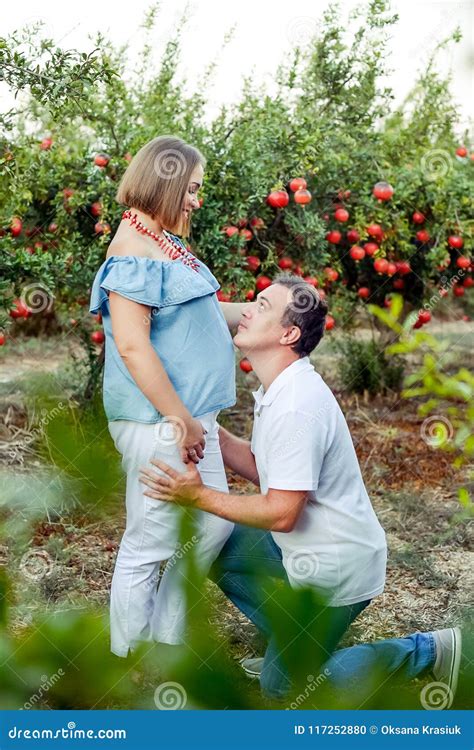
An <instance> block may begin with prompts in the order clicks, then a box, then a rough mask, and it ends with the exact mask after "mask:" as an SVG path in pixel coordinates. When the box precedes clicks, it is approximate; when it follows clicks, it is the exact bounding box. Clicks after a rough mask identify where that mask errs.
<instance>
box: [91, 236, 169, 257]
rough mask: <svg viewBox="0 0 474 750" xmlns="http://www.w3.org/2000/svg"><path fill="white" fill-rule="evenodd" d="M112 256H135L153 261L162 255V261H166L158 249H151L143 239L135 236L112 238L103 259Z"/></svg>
mask: <svg viewBox="0 0 474 750" xmlns="http://www.w3.org/2000/svg"><path fill="white" fill-rule="evenodd" d="M113 255H114V256H116V255H136V256H138V257H139V258H154V259H155V260H160V258H161V255H163V258H162V260H166V259H167V258H166V255H165V254H164V253H162V252H161V250H160V248H156V249H155V248H151V247H150V244H149V242H147V241H146V239H145V238H142V237H140V236H136V235H132V236H129V237H127V236H123V235H122V236H121V237H114V238H113V240H112V242H111V243H110V245H109V246H108V248H107V254H106V256H105V257H106V258H110V257H111V256H113Z"/></svg>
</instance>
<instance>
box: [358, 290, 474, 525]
mask: <svg viewBox="0 0 474 750" xmlns="http://www.w3.org/2000/svg"><path fill="white" fill-rule="evenodd" d="M369 310H370V312H371V313H373V315H375V316H376V317H377V318H378V319H379V320H380V321H381V322H382V323H383V324H385V325H386V326H388V327H389V328H390V329H391V330H392V331H393V332H394V333H395V334H396V335H397V340H396V341H395V342H394V343H392V344H391V345H390V346H388V347H387V349H386V353H387V355H388V356H392V357H393V356H396V357H406V356H407V355H411V354H413V353H417V354H418V355H420V356H421V359H422V362H421V365H420V366H419V367H418V368H417V369H416V370H415V372H413V373H412V374H410V375H408V376H407V377H406V379H405V383H404V385H405V388H404V390H403V391H402V396H403V397H404V398H417V399H421V400H422V403H421V404H420V406H419V414H420V416H422V417H425V422H424V423H423V426H422V429H423V427H424V437H425V439H426V440H427V442H428V443H429V444H430V445H431V446H432V447H433V448H439V449H441V450H444V451H447V452H449V453H452V454H453V461H454V465H455V466H456V467H462V466H464V467H467V476H468V479H469V480H470V481H472V479H473V478H474V474H473V472H472V462H473V458H474V375H473V373H472V372H471V371H470V370H468V369H467V368H466V367H459V368H458V369H457V370H456V371H455V372H451V370H450V368H449V346H450V345H449V343H448V342H443V341H440V340H439V339H437V338H435V337H434V336H432V335H431V334H429V333H426V332H424V331H422V330H413V323H414V320H415V319H416V318H414V316H413V315H409V316H408V317H407V318H406V319H405V320H404V321H401V315H402V304H401V300H400V299H398V300H397V301H396V303H395V304H394V305H392V308H391V310H390V313H387V311H386V310H382V309H381V308H378V307H377V306H376V305H370V306H369ZM458 496H459V500H460V503H461V505H462V506H463V508H464V510H465V512H466V513H467V514H470V513H472V512H473V503H472V500H471V499H470V497H469V492H468V490H467V489H466V488H461V489H460V490H459V493H458Z"/></svg>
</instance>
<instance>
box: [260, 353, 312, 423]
mask: <svg viewBox="0 0 474 750" xmlns="http://www.w3.org/2000/svg"><path fill="white" fill-rule="evenodd" d="M308 368H311V369H313V365H312V364H311V362H310V359H309V357H301V359H297V360H296V361H295V362H292V363H291V365H288V367H285V369H284V370H283V371H282V372H280V374H279V375H277V377H276V378H275V380H274V381H273V382H272V383H271V384H270V386H269V388H268V390H267V391H265V390H264V388H263V385H261V386H260V388H259V389H258V391H252V395H253V397H254V399H255V404H256V409H257V412H260V411H261V409H262V407H263V406H270V404H272V403H273V401H274V399H275V397H276V396H277V394H278V393H280V391H281V390H282V388H284V387H285V385H286V384H287V383H289V381H290V380H291V379H292V378H294V376H295V375H297V373H299V372H301V371H302V370H306V369H308Z"/></svg>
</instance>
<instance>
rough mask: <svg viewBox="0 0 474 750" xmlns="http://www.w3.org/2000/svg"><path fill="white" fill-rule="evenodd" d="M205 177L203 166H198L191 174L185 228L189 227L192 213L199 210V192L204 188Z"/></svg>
mask: <svg viewBox="0 0 474 750" xmlns="http://www.w3.org/2000/svg"><path fill="white" fill-rule="evenodd" d="M203 176H204V170H203V168H202V165H201V164H198V165H197V166H196V167H195V168H194V170H193V172H192V173H191V177H190V180H189V185H188V189H187V191H186V195H185V197H184V204H183V222H184V225H185V226H189V222H190V219H191V214H192V212H193V211H195V210H196V209H197V208H199V197H198V192H199V189H200V188H201V186H202V180H203Z"/></svg>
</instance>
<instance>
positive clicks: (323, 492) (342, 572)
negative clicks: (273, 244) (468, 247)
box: [142, 275, 456, 697]
mask: <svg viewBox="0 0 474 750" xmlns="http://www.w3.org/2000/svg"><path fill="white" fill-rule="evenodd" d="M326 314H327V305H326V303H325V301H324V300H322V299H321V298H320V296H319V294H318V292H317V291H316V290H315V289H314V288H313V287H312V286H310V285H309V284H306V283H305V282H303V281H302V280H301V279H300V278H299V277H292V276H286V275H281V276H279V277H277V278H276V279H275V281H274V283H273V284H272V285H271V286H270V287H269V288H267V289H265V290H264V291H263V292H261V293H260V294H258V296H257V298H256V300H255V301H254V302H250V303H248V304H245V305H243V306H242V308H241V319H240V322H239V325H238V328H237V333H236V335H235V337H234V343H235V344H236V346H237V347H238V348H239V349H240V351H241V352H242V353H243V354H244V355H245V356H246V357H247V358H248V359H249V360H250V362H251V364H252V367H253V370H254V372H255V373H256V375H257V377H258V379H259V380H260V383H261V385H260V388H259V389H258V391H256V392H255V393H254V394H253V395H254V398H255V409H254V425H253V432H252V440H251V442H248V441H246V440H243V439H241V438H238V437H236V436H235V435H232V434H231V433H230V432H228V431H227V430H225V429H223V428H222V427H221V428H220V432H219V434H220V445H221V449H222V455H223V458H224V462H225V464H226V465H227V466H228V467H229V468H230V469H232V470H233V471H234V472H236V473H237V474H239V475H240V476H242V477H244V478H246V479H247V480H249V481H252V482H254V483H255V484H256V485H257V486H259V490H260V491H259V492H258V494H254V495H236V494H226V493H222V492H217V491H216V490H213V489H210V488H208V487H206V486H204V485H203V484H202V482H201V479H200V475H199V472H198V471H197V469H196V466H195V465H194V464H190V465H189V467H188V470H187V472H186V473H179V472H176V471H175V470H173V469H172V468H170V467H168V466H167V465H166V464H163V463H162V462H159V461H156V462H155V461H153V462H152V463H153V464H154V465H155V466H156V467H157V468H158V469H159V470H160V473H159V474H158V473H157V472H156V471H151V470H149V469H143V472H142V480H143V482H144V483H145V484H146V485H148V487H149V488H150V489H149V491H148V492H145V494H146V495H148V496H150V497H152V498H155V499H159V500H169V501H175V502H178V503H180V504H182V505H192V506H194V507H196V508H199V509H202V510H205V511H208V512H210V513H214V514H215V515H217V516H221V517H223V518H226V519H228V520H231V521H234V522H235V523H236V524H238V525H237V526H236V528H235V530H234V532H233V533H232V535H231V537H230V538H229V540H228V541H227V543H226V545H225V546H224V548H223V550H222V552H221V555H220V557H219V559H218V561H217V563H216V565H215V568H214V577H215V579H216V581H217V583H218V584H219V586H220V587H221V588H222V590H223V591H224V592H225V593H226V594H227V596H229V598H230V599H231V600H232V601H233V602H234V603H235V604H236V605H237V606H238V607H239V608H240V609H241V610H242V611H243V612H244V613H245V614H246V615H247V616H248V617H249V618H250V619H251V620H252V621H253V622H254V623H255V624H256V625H257V626H258V627H259V628H260V629H261V630H262V631H263V632H264V633H265V634H266V635H267V637H268V639H269V646H268V649H267V651H266V654H265V658H264V660H261V659H259V660H248V662H247V664H246V665H244V666H246V668H247V671H248V672H249V673H252V672H253V673H254V674H255V675H256V676H257V675H260V679H261V684H262V687H263V688H264V690H265V692H266V693H267V694H268V695H270V696H273V697H281V696H284V695H285V694H286V693H287V692H288V690H289V687H290V685H289V681H288V677H287V669H286V668H285V664H284V659H283V658H282V655H281V654H280V653H278V649H277V647H276V644H275V642H274V640H273V638H272V634H271V633H270V632H269V629H268V626H267V623H266V621H265V618H264V615H263V612H262V604H263V603H264V598H265V595H264V592H262V591H261V590H259V588H258V587H255V586H254V587H252V585H251V581H250V575H249V574H251V572H252V571H251V568H252V566H253V567H254V568H258V569H259V570H264V571H266V572H267V573H268V575H270V576H272V577H283V578H286V579H287V580H288V581H289V583H290V585H291V586H293V587H300V586H305V587H308V586H310V587H314V588H316V589H317V590H318V591H319V592H320V593H321V594H322V595H323V596H324V598H325V600H326V602H327V604H328V606H329V607H331V608H333V609H332V612H333V614H334V618H333V620H332V622H333V623H334V625H333V633H332V644H333V646H334V647H335V646H336V645H337V642H338V641H339V640H340V638H341V637H342V635H343V633H344V631H345V630H346V629H347V627H348V626H349V625H350V623H351V622H352V621H353V620H354V618H355V617H357V615H358V614H359V612H361V611H362V610H363V609H364V608H365V607H366V606H367V605H368V604H369V602H370V601H371V599H373V597H374V596H377V595H378V594H380V593H381V592H382V591H383V588H384V582H385V569H386V557H387V547H386V541H385V534H384V531H383V529H382V527H381V525H380V523H379V521H378V519H377V517H376V515H375V512H374V510H373V507H372V504H371V502H370V498H369V496H368V494H367V491H366V488H365V485H364V481H363V479H362V475H361V471H360V467H359V463H358V459H357V455H356V452H355V449H354V445H353V443H352V438H351V435H350V432H349V428H348V426H347V423H346V420H345V418H344V415H343V413H342V411H341V409H340V407H339V404H338V403H337V401H336V399H335V397H334V394H333V393H332V391H331V390H330V388H329V387H328V386H327V385H326V383H325V382H324V380H323V379H322V378H321V376H320V375H319V374H318V373H317V372H316V371H315V369H314V367H313V365H312V364H311V362H310V359H309V355H310V353H311V352H312V351H313V350H314V349H315V347H316V346H317V345H318V343H319V342H320V340H321V338H322V336H323V333H324V328H325V320H326ZM259 530H265V531H264V532H262V531H259ZM440 632H441V633H445V631H440ZM447 632H449V633H450V634H451V629H450V630H449V631H446V633H447ZM452 632H453V633H454V630H453V631H452ZM417 635H424V634H417ZM427 637H429V638H428V641H427V642H426V643H424V644H423V648H424V649H425V651H426V653H424V656H425V662H426V663H424V666H423V668H426V666H427V665H429V664H431V661H432V658H433V654H435V651H436V649H435V645H434V644H435V640H436V639H435V638H434V637H433V636H432V634H427ZM444 639H445V640H446V639H447V640H448V641H449V644H448V650H450V653H451V652H454V651H455V650H456V649H455V644H453V642H452V641H453V639H454V635H449V636H448V635H446V634H445V635H444ZM408 640H409V639H400V642H402V641H408ZM415 641H416V643H413V644H412V643H411V642H410V643H407V644H405V646H404V647H403V648H402V650H401V652H400V659H401V661H402V663H408V661H409V659H410V653H411V652H412V651H413V650H415V651H417V658H416V660H415V661H416V664H417V669H418V667H419V666H420V664H422V663H423V659H420V654H419V650H420V648H421V646H420V643H419V641H420V639H415ZM384 643H388V642H386V641H382V642H380V644H376V645H378V646H382V644H384ZM391 643H393V641H392V642H391ZM362 648H364V647H362V646H361V647H357V646H356V647H353V648H351V649H343V650H342V651H339V652H336V654H335V655H334V656H333V657H332V658H331V660H330V661H331V666H332V670H333V672H332V673H333V674H334V670H335V673H336V675H337V672H338V669H339V672H340V673H341V675H342V676H343V677H344V673H345V676H347V677H348V675H347V664H346V665H345V666H344V665H343V664H342V661H341V659H343V657H341V655H343V654H344V652H346V651H349V652H352V661H351V669H352V671H354V654H355V653H356V651H355V649H362ZM387 653H388V652H387ZM390 653H391V654H392V652H390ZM381 654H382V652H381V651H380V653H379V656H380V655H381ZM337 655H339V662H340V664H339V667H338V666H337V665H336V664H334V663H333V661H334V659H335V658H336V657H337ZM328 656H329V654H328ZM361 657H362V652H361ZM366 658H367V654H365V656H364V659H366ZM453 658H454V657H453ZM412 671H413V670H412ZM410 674H411V673H410ZM413 676H415V675H414V674H413Z"/></svg>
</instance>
